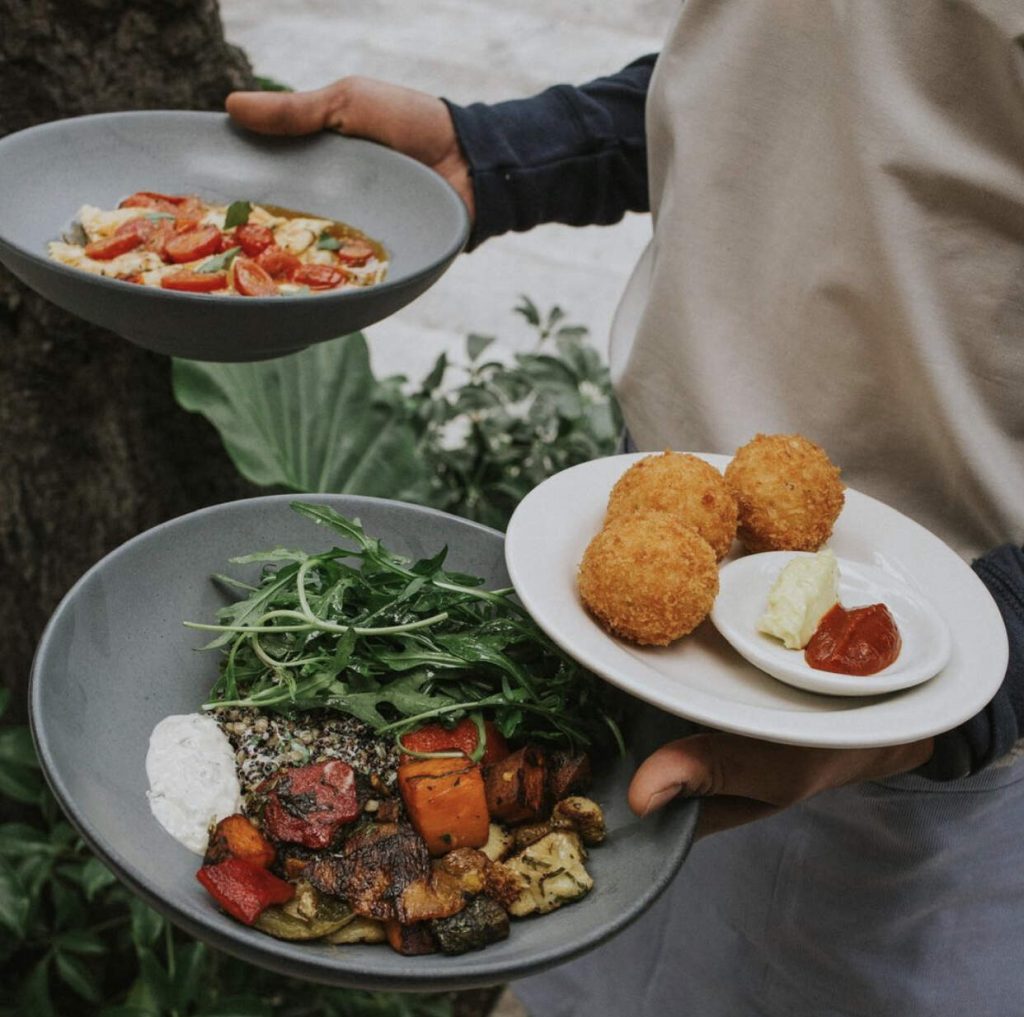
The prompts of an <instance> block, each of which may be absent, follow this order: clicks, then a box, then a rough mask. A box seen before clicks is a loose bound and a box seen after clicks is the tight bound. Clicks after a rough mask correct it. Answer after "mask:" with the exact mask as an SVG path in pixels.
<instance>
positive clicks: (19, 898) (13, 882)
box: [0, 858, 32, 939]
mask: <svg viewBox="0 0 1024 1017" xmlns="http://www.w3.org/2000/svg"><path fill="white" fill-rule="evenodd" d="M31 906H32V898H31V896H30V894H29V892H28V890H27V888H26V887H25V884H24V882H23V881H22V879H21V877H20V876H19V875H18V873H17V872H16V871H15V869H14V866H13V865H11V864H10V862H8V861H7V860H6V859H3V858H0V927H3V928H5V929H7V931H8V932H10V933H11V934H12V935H14V936H16V937H17V938H18V939H24V938H25V934H26V932H27V929H28V916H29V911H30V909H31Z"/></svg>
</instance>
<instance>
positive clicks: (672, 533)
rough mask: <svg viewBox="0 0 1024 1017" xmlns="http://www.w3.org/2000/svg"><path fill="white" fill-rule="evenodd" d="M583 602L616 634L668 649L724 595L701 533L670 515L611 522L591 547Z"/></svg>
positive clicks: (582, 572) (583, 569) (582, 576)
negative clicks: (719, 591) (720, 595)
mask: <svg viewBox="0 0 1024 1017" xmlns="http://www.w3.org/2000/svg"><path fill="white" fill-rule="evenodd" d="M578 584H579V591H580V596H581V597H582V598H583V603H584V604H585V605H586V606H587V608H589V610H590V611H591V612H592V613H593V614H594V615H595V617H596V618H597V619H598V620H599V621H600V622H601V623H602V624H603V625H604V626H605V627H606V628H607V629H608V630H609V631H611V632H612V633H614V634H615V635H618V636H622V637H623V638H625V639H629V640H632V641H633V642H636V643H642V644H645V645H653V646H667V645H668V644H669V643H671V642H672V641H673V640H675V639H678V638H679V637H680V636H685V635H686V634H687V633H688V632H691V631H692V630H693V629H695V628H696V627H697V626H698V625H699V624H700V623H701V622H702V621H703V620H704V619H705V618H706V617H707V615H708V613H709V612H710V610H711V605H712V604H713V603H714V600H715V596H716V595H717V593H718V563H717V560H716V559H715V552H714V551H713V550H712V548H711V545H710V544H709V543H708V542H707V541H706V540H705V539H704V538H703V537H701V536H700V534H698V533H697V531H696V530H694V529H691V528H690V527H688V526H685V525H683V523H681V522H680V521H679V520H678V519H677V518H675V516H673V515H670V514H669V513H667V512H634V513H629V514H625V513H623V514H621V515H618V516H616V517H615V518H613V519H609V520H608V521H607V522H606V524H605V526H604V529H602V530H601V532H600V533H598V535H597V536H596V537H594V539H593V540H591V542H590V544H589V545H588V547H587V550H586V551H585V552H584V554H583V560H582V562H580V568H579V575H578Z"/></svg>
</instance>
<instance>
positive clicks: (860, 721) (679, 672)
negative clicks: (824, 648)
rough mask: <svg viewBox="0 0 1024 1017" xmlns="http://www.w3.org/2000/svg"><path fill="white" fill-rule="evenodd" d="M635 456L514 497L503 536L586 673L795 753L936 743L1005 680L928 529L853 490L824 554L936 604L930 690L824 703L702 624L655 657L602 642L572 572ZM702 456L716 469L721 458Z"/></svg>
mask: <svg viewBox="0 0 1024 1017" xmlns="http://www.w3.org/2000/svg"><path fill="white" fill-rule="evenodd" d="M641 458H643V454H641V453H635V454H632V455H622V456H610V457H608V458H606V459H596V460H594V461H592V462H589V463H583V464H582V465H580V466H575V467H572V468H571V469H568V470H564V471H562V472H561V473H558V474H556V475H555V476H554V477H551V478H549V479H548V480H546V481H544V483H542V484H540V485H539V486H538V487H536V488H535V489H534V490H533V491H531V492H530V494H529V495H527V497H526V498H524V499H523V501H522V502H521V503H520V505H519V507H518V508H517V509H516V511H515V513H514V515H513V517H512V519H511V521H510V523H509V527H508V531H507V534H506V540H505V557H506V564H507V566H508V572H509V575H510V577H511V579H512V582H513V584H514V585H515V588H516V591H517V592H518V594H519V596H520V597H521V598H522V601H523V603H524V605H525V606H526V608H527V609H528V610H529V611H530V613H531V614H532V615H533V616H534V618H536V619H537V622H538V623H539V624H540V625H541V626H542V627H543V628H544V629H545V631H546V632H547V633H548V634H549V635H550V636H551V637H552V639H554V640H555V641H556V642H557V643H558V644H559V645H560V646H562V648H563V649H565V650H566V652H568V653H569V654H571V655H572V656H573V657H575V658H576V659H577V660H579V661H580V662H581V663H583V664H585V665H586V666H587V667H589V668H591V670H593V671H594V672H595V673H597V674H600V675H602V676H603V677H604V678H606V679H607V680H608V681H610V682H612V683H613V684H615V685H618V686H619V687H620V688H623V689H625V690H626V691H627V692H630V693H631V694H633V695H635V696H637V697H638V698H640V699H643V700H645V701H647V702H649V703H652V704H654V705H656V706H659V707H661V709H663V710H667V711H669V712H670V713H675V714H678V715H679V716H682V717H687V718H689V719H691V720H695V721H697V722H698V723H702V724H706V725H708V726H710V727H715V728H718V729H720V730H724V731H733V732H737V733H739V734H747V735H754V736H756V737H760V738H766V739H769V740H771V741H777V742H785V743H788V744H792V745H811V746H831V747H844V748H854V747H869V746H876V745H896V744H899V743H901V742H905V741H910V740H913V739H917V738H925V737H928V736H929V735H933V734H938V733H939V732H940V731H945V730H948V729H950V728H952V727H955V726H956V725H958V724H960V723H962V722H963V721H965V720H967V718H969V717H972V716H973V715H974V714H975V713H977V712H978V710H980V709H981V708H982V707H983V706H984V705H985V704H986V703H987V702H988V701H989V700H990V699H991V698H992V696H993V695H994V694H995V692H996V690H997V689H998V688H999V685H1000V684H1001V683H1002V680H1003V676H1004V675H1005V673H1006V663H1007V655H1008V649H1007V640H1006V628H1005V626H1004V624H1003V621H1002V618H1001V617H1000V614H999V610H998V608H997V607H996V604H995V602H994V601H993V600H992V598H991V596H990V595H989V593H988V591H987V590H986V589H985V586H984V584H983V583H982V582H981V580H980V579H978V578H977V576H976V575H975V574H974V573H973V572H972V571H971V569H970V567H969V566H968V564H967V563H966V562H965V561H964V560H963V559H962V558H960V557H959V555H957V554H956V553H955V552H954V551H953V550H952V549H950V548H949V547H948V546H947V545H946V544H945V543H943V541H941V540H939V538H938V537H936V536H935V535H934V534H933V533H931V532H929V531H928V530H926V529H925V528H924V527H923V526H921V525H919V524H918V523H915V522H914V521H913V520H911V519H908V518H907V517H906V516H904V515H902V514H901V513H899V512H897V511H896V510H895V509H893V508H890V507H889V506H888V505H884V504H883V503H882V502H880V501H877V500H875V499H874V498H870V497H868V496H867V495H863V494H860V493H859V492H857V491H851V490H847V492H846V504H845V506H844V508H843V511H842V513H841V514H840V516H839V519H838V520H837V522H836V526H835V530H834V532H833V535H832V539H831V541H830V542H829V546H830V547H831V548H832V549H833V550H834V551H835V553H836V555H837V556H839V557H842V558H846V559H848V560H850V561H853V562H860V563H862V564H865V565H871V566H873V567H875V568H876V569H880V570H881V571H882V572H884V573H886V574H888V575H890V576H892V577H893V578H895V579H897V580H898V581H900V582H901V583H903V585H905V586H907V587H909V588H910V589H911V590H913V591H916V592H918V593H920V594H922V595H923V596H926V597H927V599H928V600H929V601H930V602H931V603H932V604H933V605H934V607H935V610H936V611H937V612H938V613H939V615H940V616H941V617H942V619H943V620H944V621H945V623H946V625H947V626H948V627H949V630H950V633H951V636H952V647H951V651H950V657H949V662H948V663H947V664H946V666H945V667H944V668H943V669H942V670H941V671H940V672H939V673H938V674H937V675H935V677H934V678H932V679H931V680H930V681H927V682H923V683H922V684H919V685H915V686H914V687H913V688H909V689H904V690H903V691H901V692H894V693H890V694H888V695H882V696H843V697H839V696H822V695H819V694H816V693H813V692H807V691H805V690H803V689H796V688H793V687H792V686H789V685H785V684H783V683H781V682H778V681H776V680H775V679H774V678H771V677H770V676H769V675H767V674H765V673H764V672H763V671H761V670H760V669H758V668H756V667H754V665H753V664H750V663H749V662H748V661H746V660H744V659H743V658H742V657H741V656H740V655H739V654H738V653H736V651H735V650H734V649H733V648H732V647H731V646H730V645H729V644H728V642H726V640H725V638H724V637H723V636H722V635H721V634H720V633H719V632H718V631H717V630H716V629H715V627H714V626H713V625H712V624H711V622H710V621H707V622H705V623H704V624H702V625H701V626H699V627H698V629H697V630H696V631H695V632H694V633H692V634H691V635H689V636H687V637H686V638H684V639H681V640H679V641H678V642H676V643H675V644H673V645H672V646H668V647H664V648H661V647H656V648H648V647H640V646H634V645H632V644H630V643H626V642H624V641H622V640H619V639H616V638H614V637H613V636H610V635H608V634H607V633H606V632H605V631H604V630H603V629H602V628H601V627H600V626H599V625H598V624H597V623H596V622H595V621H594V620H593V619H592V618H591V617H590V615H589V614H588V613H587V611H586V610H585V609H584V608H583V606H582V604H581V603H580V600H579V597H578V595H577V592H576V570H577V567H578V564H579V561H580V559H581V558H582V556H583V551H584V549H585V548H586V546H587V544H588V543H589V541H590V539H591V538H592V537H593V536H594V534H595V533H597V531H598V530H599V529H600V527H601V524H602V522H603V519H604V511H605V505H606V503H607V500H608V493H609V492H610V491H611V488H612V485H613V484H614V483H615V481H616V480H618V478H619V477H620V476H621V475H622V473H623V471H624V470H626V469H627V468H628V467H629V466H631V465H632V464H633V463H635V462H636V461H637V460H638V459H641ZM701 458H703V459H706V460H707V461H708V462H710V463H711V464H712V465H713V466H716V467H717V468H718V469H724V467H725V465H726V464H727V463H728V461H729V460H728V457H726V456H716V455H702V456H701ZM735 550H736V551H738V550H739V545H738V544H737V545H736V546H735ZM733 557H735V555H733V556H730V559H727V560H731V558H733Z"/></svg>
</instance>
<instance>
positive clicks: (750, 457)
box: [725, 434, 844, 551]
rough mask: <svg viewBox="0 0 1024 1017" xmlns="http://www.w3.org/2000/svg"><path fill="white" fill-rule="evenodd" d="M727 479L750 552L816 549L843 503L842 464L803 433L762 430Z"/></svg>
mask: <svg viewBox="0 0 1024 1017" xmlns="http://www.w3.org/2000/svg"><path fill="white" fill-rule="evenodd" d="M725 480H726V483H728V485H729V487H730V488H731V489H732V492H733V494H734V495H735V496H736V503H737V505H738V507H739V528H738V535H739V538H740V540H741V541H742V542H743V545H744V546H745V547H746V549H747V550H748V551H817V550H818V549H819V548H820V547H821V546H822V545H823V544H824V543H825V541H827V540H828V538H829V537H830V536H831V535H832V526H833V525H834V523H835V521H836V518H837V517H838V515H839V513H840V511H841V510H842V507H843V500H844V496H843V484H842V482H841V481H840V479H839V469H838V467H836V466H835V465H834V464H833V463H832V462H831V460H830V459H829V457H828V456H827V455H826V454H825V451H824V449H822V448H821V447H820V446H818V445H815V444H814V442H812V441H810V440H808V439H807V438H804V437H803V436H802V435H799V434H759V435H757V436H756V437H754V438H753V439H751V440H750V441H749V442H747V444H746V445H744V446H742V447H741V448H739V449H738V450H737V452H736V455H735V456H734V457H733V460H732V462H731V463H729V465H728V466H727V467H726V470H725Z"/></svg>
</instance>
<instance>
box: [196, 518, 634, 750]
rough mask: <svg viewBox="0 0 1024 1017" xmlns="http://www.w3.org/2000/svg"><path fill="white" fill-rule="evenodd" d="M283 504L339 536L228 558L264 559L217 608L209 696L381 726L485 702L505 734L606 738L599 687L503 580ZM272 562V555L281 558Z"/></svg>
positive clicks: (608, 714)
mask: <svg viewBox="0 0 1024 1017" xmlns="http://www.w3.org/2000/svg"><path fill="white" fill-rule="evenodd" d="M291 507H292V509H293V510H294V511H295V512H297V513H299V514H300V515H302V516H304V517H306V518H308V519H309V520H311V521H312V522H315V523H317V524H319V525H321V526H326V527H328V528H329V529H331V530H332V531H333V532H334V533H336V534H338V535H339V536H340V537H343V538H344V540H343V541H342V545H343V546H335V547H333V548H331V549H330V550H329V551H324V552H321V553H320V554H306V553H305V552H302V551H297V550H288V549H282V548H277V549H275V550H273V551H264V552H255V553H253V554H248V555H243V556H240V557H238V558H236V559H234V560H235V561H236V562H237V563H244V564H262V565H265V566H267V570H266V571H265V572H264V574H263V576H262V578H261V579H260V580H259V583H258V585H256V586H255V587H252V586H250V585H248V584H245V583H236V584H233V586H232V590H233V591H235V592H238V593H240V594H241V598H242V599H239V600H238V601H236V602H235V603H233V604H230V605H228V606H226V607H224V608H222V609H221V610H220V611H219V612H218V620H219V622H220V625H219V626H218V625H198V624H197V623H194V622H188V623H186V624H189V625H194V626H196V627H199V628H207V629H214V630H217V629H218V628H219V629H220V630H221V631H220V634H219V635H218V636H217V637H216V638H215V639H214V640H213V641H212V642H211V643H209V644H208V646H207V648H214V647H216V648H219V649H220V650H221V651H222V653H223V654H224V659H223V662H222V668H221V675H220V678H219V679H218V681H217V682H216V684H215V685H214V686H213V688H212V690H211V692H210V696H209V697H208V701H207V703H206V704H205V708H206V709H216V708H217V707H218V706H251V707H258V708H261V709H272V710H276V711H280V712H284V713H292V712H294V711H297V710H306V709H316V708H326V709H329V710H334V711H338V712H342V713H347V714H349V715H351V716H353V717H357V718H358V719H360V720H362V721H363V722H364V723H367V724H369V725H370V726H371V727H372V728H373V729H374V730H375V731H377V732H378V733H387V732H395V733H401V731H403V730H406V729H408V728H409V727H410V726H412V725H414V724H417V723H419V722H421V721H423V720H424V719H426V718H435V717H436V718H441V719H446V720H452V721H454V720H457V719H459V718H460V717H461V716H463V715H465V714H467V713H469V712H472V711H474V710H477V709H480V708H483V707H486V708H487V709H488V712H489V714H490V715H491V716H493V717H494V719H495V720H496V721H497V723H498V725H499V727H500V728H501V730H502V732H503V733H504V734H506V736H516V737H522V738H524V739H536V740H540V741H546V742H555V743H561V744H566V743H568V744H570V745H576V746H584V745H590V744H594V743H607V742H609V740H610V739H613V738H614V737H616V733H617V725H616V722H615V716H614V712H615V711H614V710H613V709H612V699H611V692H610V689H609V687H608V686H606V685H605V684H604V683H603V682H600V681H598V680H597V679H596V678H594V676H593V675H591V674H590V673H589V672H588V671H586V670H585V669H583V668H582V667H580V666H579V665H578V664H576V662H575V661H573V660H572V659H571V658H569V657H568V656H566V655H565V654H564V653H563V652H562V651H561V650H560V649H558V647H556V646H555V645H554V644H553V643H552V642H551V641H550V640H549V639H548V637H547V636H546V635H544V633H543V632H542V631H541V630H540V629H539V628H538V627H537V625H536V624H535V623H534V622H533V620H532V619H531V618H530V617H529V615H527V614H526V613H525V611H523V609H522V607H521V606H520V605H519V604H518V603H516V602H515V601H514V600H513V599H512V597H511V594H510V591H507V590H506V591H500V590H486V589H483V588H482V582H481V580H480V579H478V578H476V577H470V576H464V575H461V574H457V573H447V572H445V571H444V568H443V566H444V562H445V559H446V556H447V548H442V549H440V550H439V551H438V552H437V553H435V554H434V555H432V556H431V557H428V558H424V559H421V560H419V561H409V560H408V559H406V558H404V557H402V556H400V555H397V554H394V553H393V552H392V551H390V550H389V549H388V548H386V547H385V546H384V545H383V544H382V543H381V541H380V540H378V539H377V538H374V537H371V536H369V535H368V534H367V533H366V532H365V530H364V529H363V527H362V525H361V523H360V522H359V520H357V519H349V518H347V517H345V516H343V515H341V514H340V513H338V512H336V511H335V510H334V509H332V508H331V507H330V506H328V505H322V504H310V503H305V502H293V503H292V506H291ZM273 566H277V568H276V570H275V569H274V568H273Z"/></svg>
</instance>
